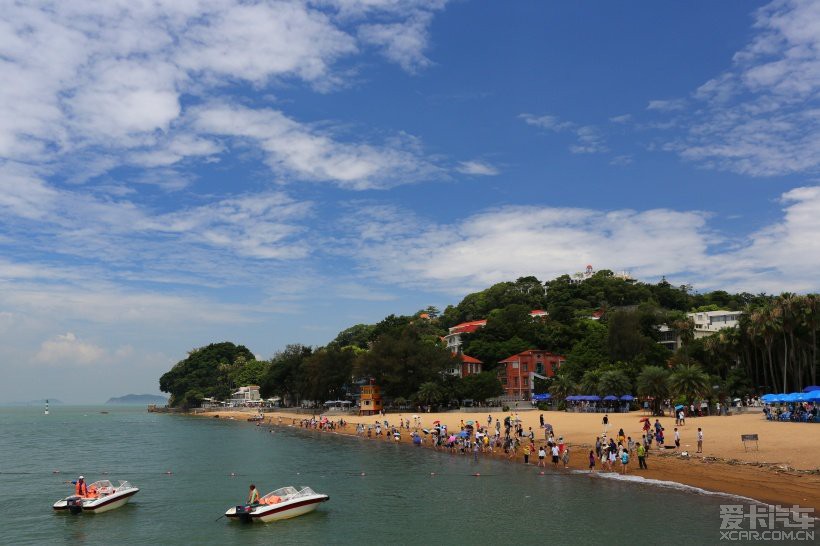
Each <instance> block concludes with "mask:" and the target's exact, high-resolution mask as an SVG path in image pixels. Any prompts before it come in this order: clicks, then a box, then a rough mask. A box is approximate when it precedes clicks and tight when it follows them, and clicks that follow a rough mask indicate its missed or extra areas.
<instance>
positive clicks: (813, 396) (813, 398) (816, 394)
mask: <svg viewBox="0 0 820 546" xmlns="http://www.w3.org/2000/svg"><path fill="white" fill-rule="evenodd" d="M806 401H807V402H820V390H816V391H811V392H807V393H806Z"/></svg>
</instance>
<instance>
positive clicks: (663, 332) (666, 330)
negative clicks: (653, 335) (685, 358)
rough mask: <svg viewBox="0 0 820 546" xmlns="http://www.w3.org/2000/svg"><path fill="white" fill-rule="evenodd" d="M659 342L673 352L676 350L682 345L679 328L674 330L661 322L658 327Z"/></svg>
mask: <svg viewBox="0 0 820 546" xmlns="http://www.w3.org/2000/svg"><path fill="white" fill-rule="evenodd" d="M657 328H658V344H659V345H663V346H664V347H666V348H667V349H669V350H670V351H672V352H675V351H677V350H678V348H679V347H680V335H678V331H677V330H673V329H672V328H670V327H669V326H667V325H666V324H661V325H659V326H658V327H657Z"/></svg>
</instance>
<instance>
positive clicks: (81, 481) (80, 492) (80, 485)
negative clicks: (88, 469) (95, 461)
mask: <svg viewBox="0 0 820 546" xmlns="http://www.w3.org/2000/svg"><path fill="white" fill-rule="evenodd" d="M71 484H72V485H73V486H74V494H75V495H77V496H80V497H87V496H88V486H87V485H86V483H85V477H84V476H80V477H79V478H77V479H76V480H75V481H73V482H71Z"/></svg>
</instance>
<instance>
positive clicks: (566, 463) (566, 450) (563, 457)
mask: <svg viewBox="0 0 820 546" xmlns="http://www.w3.org/2000/svg"><path fill="white" fill-rule="evenodd" d="M561 461H562V462H563V463H564V468H569V446H564V453H563V454H562V455H561Z"/></svg>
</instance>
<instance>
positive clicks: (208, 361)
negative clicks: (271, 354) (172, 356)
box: [159, 341, 254, 407]
mask: <svg viewBox="0 0 820 546" xmlns="http://www.w3.org/2000/svg"><path fill="white" fill-rule="evenodd" d="M253 359H254V357H253V354H252V353H251V352H250V351H249V350H248V349H247V348H246V347H244V346H242V345H234V344H233V343H230V342H227V341H226V342H223V343H212V344H210V345H208V346H206V347H200V348H199V349H194V350H192V351H191V352H189V353H188V357H187V358H185V359H184V360H180V361H179V362H177V363H176V364H175V365H174V367H173V368H171V370H170V371H168V372H166V373H165V374H163V375H162V377H160V379H159V388H160V390H161V391H162V392H167V393H170V394H171V398H170V400H169V401H168V403H169V405H171V406H183V407H191V406H193V405H198V403H199V401H201V399H202V398H204V397H215V398H219V399H225V398H228V397H229V396H230V394H231V390H232V389H233V388H234V387H235V386H236V385H235V384H234V383H233V381H232V379H231V374H232V373H234V372H236V370H237V368H238V367H239V366H240V365H244V362H247V361H250V360H253Z"/></svg>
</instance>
